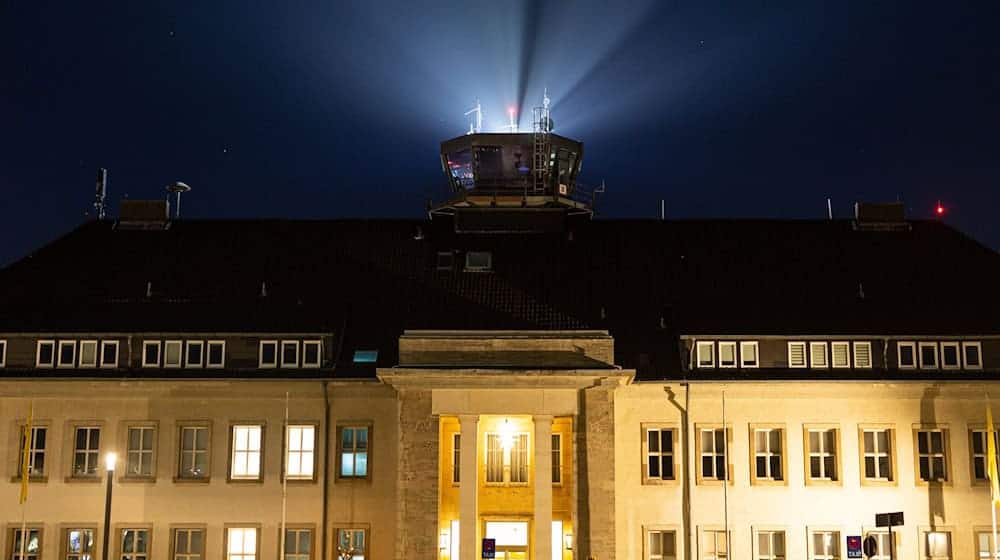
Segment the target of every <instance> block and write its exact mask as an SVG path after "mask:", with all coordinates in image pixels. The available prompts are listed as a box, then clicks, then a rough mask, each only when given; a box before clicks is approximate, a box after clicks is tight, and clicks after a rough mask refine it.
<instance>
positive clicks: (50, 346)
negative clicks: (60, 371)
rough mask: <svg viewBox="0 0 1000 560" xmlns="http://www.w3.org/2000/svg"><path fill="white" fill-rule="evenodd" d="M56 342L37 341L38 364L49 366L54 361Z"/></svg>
mask: <svg viewBox="0 0 1000 560" xmlns="http://www.w3.org/2000/svg"><path fill="white" fill-rule="evenodd" d="M55 352H56V343H55V342H39V343H38V364H39V365H42V366H45V365H49V366H51V365H52V364H53V362H54V361H55Z"/></svg>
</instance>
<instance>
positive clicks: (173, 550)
mask: <svg viewBox="0 0 1000 560" xmlns="http://www.w3.org/2000/svg"><path fill="white" fill-rule="evenodd" d="M181 531H186V532H188V533H193V532H196V531H197V532H199V533H201V549H200V550H198V551H197V552H192V551H191V549H190V547H191V544H190V543H191V536H190V534H189V535H188V551H187V552H178V550H177V534H178V533H179V532H181ZM207 533H208V527H207V526H205V525H171V526H170V556H169V559H170V560H195V557H196V556H197V560H205V553H206V550H207V548H208V547H207V538H206V537H207ZM178 554H183V555H184V557H183V558H182V559H178V557H177V555H178Z"/></svg>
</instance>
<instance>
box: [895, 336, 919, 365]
mask: <svg viewBox="0 0 1000 560" xmlns="http://www.w3.org/2000/svg"><path fill="white" fill-rule="evenodd" d="M903 348H909V349H910V352H912V353H913V363H912V364H904V363H903ZM919 363H920V356H919V355H918V354H917V343H916V342H914V341H909V340H906V341H897V342H896V367H897V368H898V369H917V366H918V364H919Z"/></svg>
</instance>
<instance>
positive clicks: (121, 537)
mask: <svg viewBox="0 0 1000 560" xmlns="http://www.w3.org/2000/svg"><path fill="white" fill-rule="evenodd" d="M115 529H116V530H115V531H114V534H115V535H117V539H116V541H117V542H116V543H115V547H114V550H115V558H117V559H119V560H133V555H135V554H137V553H136V552H131V553H126V552H125V531H145V532H146V552H145V553H144V556H145V559H144V560H152V557H153V526H152V524H142V523H136V524H129V525H116V526H115ZM126 554H128V555H129V556H128V557H126V556H125V555H126Z"/></svg>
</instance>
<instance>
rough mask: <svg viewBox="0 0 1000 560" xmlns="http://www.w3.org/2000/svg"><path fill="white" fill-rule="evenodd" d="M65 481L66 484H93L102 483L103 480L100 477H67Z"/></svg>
mask: <svg viewBox="0 0 1000 560" xmlns="http://www.w3.org/2000/svg"><path fill="white" fill-rule="evenodd" d="M63 480H64V482H66V483H76V482H82V483H91V484H92V483H97V482H101V481H102V480H103V479H102V478H101V477H99V476H67V477H66V478H65V479H63Z"/></svg>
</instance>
